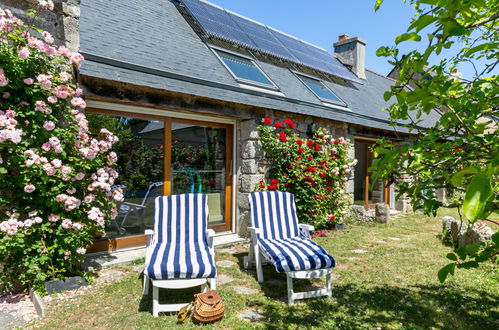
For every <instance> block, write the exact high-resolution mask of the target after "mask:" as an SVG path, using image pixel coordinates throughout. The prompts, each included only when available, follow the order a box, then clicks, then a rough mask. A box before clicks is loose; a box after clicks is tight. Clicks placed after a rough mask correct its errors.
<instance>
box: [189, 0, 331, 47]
mask: <svg viewBox="0 0 499 330" xmlns="http://www.w3.org/2000/svg"><path fill="white" fill-rule="evenodd" d="M198 1H200V2H203V3H205V4H207V5H209V6H212V7H215V8H218V9H220V10H223V11H226V12H227V13H230V14H232V15H235V16H238V17H240V18H242V19H245V20H247V21H250V22H253V23H255V24H258V25H261V26H264V27H266V28H268V29H270V30H273V31H275V32H278V33H282V34H283V35H285V36H286V37H289V38H293V39H295V40H297V41H300V42H303V43H304V44H307V45H309V46H312V47H315V48H317V49H320V50H322V51H324V52H326V53H328V54H329V52H328V51H327V49H325V48H322V47H319V46H317V45H314V44H312V43H310V42H308V41H305V40H303V39H300V38H297V37H295V36H293V35H290V34H288V33H286V32H283V31H281V30H278V29H276V28H274V27H272V26H268V25H267V24H264V23H262V22H259V21H256V20H254V19H252V18H249V17H246V16H244V15H241V14H239V13H236V12H233V11H232V10H228V9H226V8H223V7H221V6H219V5H217V4H214V3H211V2H209V1H207V0H198ZM329 55H331V54H329Z"/></svg>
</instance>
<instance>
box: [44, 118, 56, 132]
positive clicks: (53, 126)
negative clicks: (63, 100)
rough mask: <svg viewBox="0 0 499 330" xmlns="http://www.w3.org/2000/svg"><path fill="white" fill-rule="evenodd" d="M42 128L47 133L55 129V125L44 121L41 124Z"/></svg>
mask: <svg viewBox="0 0 499 330" xmlns="http://www.w3.org/2000/svg"><path fill="white" fill-rule="evenodd" d="M43 128H45V129H46V130H47V131H51V130H53V129H54V128H55V124H54V122H52V121H50V120H46V121H45V122H44V123H43Z"/></svg>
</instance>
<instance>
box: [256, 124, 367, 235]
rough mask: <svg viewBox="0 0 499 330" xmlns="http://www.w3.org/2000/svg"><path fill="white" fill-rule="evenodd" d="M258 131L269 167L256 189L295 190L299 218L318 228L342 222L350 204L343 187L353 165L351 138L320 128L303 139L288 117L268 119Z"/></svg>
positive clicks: (355, 162) (354, 161) (292, 191)
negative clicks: (267, 177) (277, 119)
mask: <svg viewBox="0 0 499 330" xmlns="http://www.w3.org/2000/svg"><path fill="white" fill-rule="evenodd" d="M258 129H259V131H260V140H261V142H262V146H263V149H264V150H265V155H266V157H267V158H268V159H269V160H270V162H271V167H270V169H269V173H268V174H269V180H268V182H265V181H261V182H260V183H259V185H258V187H257V189H258V190H259V191H274V190H279V191H288V192H291V193H293V194H294V195H295V202H296V208H297V211H298V217H299V219H300V221H303V222H305V223H310V224H312V225H314V226H315V227H316V229H321V228H327V227H330V226H331V225H332V224H334V223H337V222H339V221H341V219H342V218H343V217H344V215H345V214H346V213H347V210H348V207H349V205H350V196H349V195H348V194H347V193H346V188H345V186H346V183H347V181H348V179H349V177H350V173H351V171H352V169H353V167H354V166H355V165H356V164H357V160H355V159H353V158H351V157H349V152H348V149H349V148H352V145H351V144H350V141H349V140H348V139H345V138H343V137H338V138H335V137H333V136H332V134H331V133H330V132H328V131H327V130H326V129H324V128H319V129H318V130H317V131H316V132H314V133H313V134H312V136H310V137H308V138H304V137H302V136H300V132H299V131H298V129H297V128H296V125H295V123H294V122H293V121H292V120H290V119H284V120H283V123H281V122H280V121H275V120H274V119H273V118H270V117H266V118H264V119H263V120H262V124H261V125H260V126H258Z"/></svg>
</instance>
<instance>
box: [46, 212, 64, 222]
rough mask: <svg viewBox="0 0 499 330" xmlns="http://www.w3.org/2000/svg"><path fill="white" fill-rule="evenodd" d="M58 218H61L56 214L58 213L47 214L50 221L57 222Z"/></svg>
mask: <svg viewBox="0 0 499 330" xmlns="http://www.w3.org/2000/svg"><path fill="white" fill-rule="evenodd" d="M60 218H61V217H60V216H58V215H55V214H51V215H49V218H48V220H49V221H50V222H57V221H58V220H59V219H60Z"/></svg>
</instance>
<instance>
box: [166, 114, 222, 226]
mask: <svg viewBox="0 0 499 330" xmlns="http://www.w3.org/2000/svg"><path fill="white" fill-rule="evenodd" d="M171 136H172V141H171V171H170V175H171V178H170V181H171V193H172V194H184V193H202V194H206V195H207V196H208V208H209V217H208V226H209V227H210V228H213V229H214V230H215V231H225V230H228V229H230V228H228V227H229V226H228V224H229V223H228V218H229V217H230V216H229V213H228V209H227V208H228V205H227V202H226V200H227V198H226V197H227V193H228V191H230V190H228V186H229V184H230V182H228V181H230V173H228V167H230V163H229V162H228V161H227V160H228V158H227V154H228V153H227V151H228V148H227V128H223V127H210V126H200V125H195V124H186V123H175V122H173V123H172V126H171Z"/></svg>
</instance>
